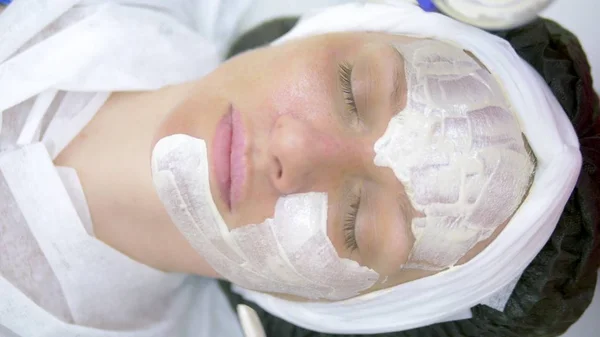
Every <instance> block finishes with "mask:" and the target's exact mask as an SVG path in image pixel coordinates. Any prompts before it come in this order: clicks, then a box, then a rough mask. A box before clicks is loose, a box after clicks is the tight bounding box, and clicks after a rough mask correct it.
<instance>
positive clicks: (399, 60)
mask: <svg viewBox="0 0 600 337" xmlns="http://www.w3.org/2000/svg"><path fill="white" fill-rule="evenodd" d="M394 50H395V51H396V52H397V53H398V57H396V62H394V70H393V71H394V77H393V83H394V87H393V90H392V92H391V93H390V102H392V103H393V104H394V107H395V108H396V109H398V110H399V109H400V108H401V107H402V103H403V102H402V93H403V89H404V86H403V83H404V82H403V81H402V79H403V76H402V75H404V74H405V72H404V67H405V62H404V57H403V56H402V54H400V51H398V49H396V48H395V47H394ZM392 113H393V115H392V116H394V115H395V114H397V113H398V111H393V112H392Z"/></svg>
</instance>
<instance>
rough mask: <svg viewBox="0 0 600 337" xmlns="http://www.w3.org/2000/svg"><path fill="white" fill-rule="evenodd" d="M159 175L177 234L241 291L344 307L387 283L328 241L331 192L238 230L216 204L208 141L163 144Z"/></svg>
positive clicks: (287, 203)
mask: <svg viewBox="0 0 600 337" xmlns="http://www.w3.org/2000/svg"><path fill="white" fill-rule="evenodd" d="M152 172H153V180H154V185H155V188H156V190H157V192H158V195H159V198H160V199H161V201H162V203H163V204H164V205H165V207H166V210H167V212H168V213H169V215H170V217H171V219H172V221H173V222H174V223H175V225H176V226H177V228H178V229H179V230H180V231H181V232H182V233H183V234H184V236H185V237H186V238H187V240H188V241H189V242H190V243H191V245H192V246H193V247H194V248H195V249H196V251H197V252H198V253H199V254H200V255H202V256H203V257H204V258H205V259H206V260H207V262H208V263H209V264H210V265H211V266H212V267H213V268H214V269H215V270H216V271H217V272H218V273H220V274H221V275H222V276H224V277H225V278H227V279H229V280H230V281H232V282H233V283H236V284H238V285H239V286H242V287H244V288H248V289H252V290H257V291H262V292H273V293H284V294H291V295H296V296H301V297H305V298H309V299H328V300H341V299H346V298H349V297H353V296H356V295H358V294H359V293H360V292H361V291H363V290H366V289H368V288H370V287H371V286H372V285H373V284H375V282H376V281H377V280H378V278H379V275H378V274H377V273H376V272H375V271H373V270H371V269H369V268H366V267H362V266H360V265H359V264H358V263H356V262H355V261H352V260H348V259H342V258H340V257H339V256H338V255H337V252H336V250H335V247H334V246H333V244H332V243H331V241H330V240H329V237H328V236H327V195H326V194H325V193H305V194H295V195H289V196H285V197H282V198H279V200H278V201H277V204H276V206H275V215H274V217H273V218H272V219H271V218H269V219H266V220H265V221H263V222H262V223H260V224H249V225H246V226H243V227H240V228H236V229H234V230H231V231H230V230H229V228H228V227H227V225H226V224H225V222H224V220H223V218H222V217H221V215H220V213H219V211H218V209H217V206H216V205H215V203H214V200H213V199H212V194H211V192H210V183H209V169H208V153H207V150H206V143H205V142H204V141H203V140H201V139H198V138H194V137H191V136H188V135H172V136H168V137H165V138H163V139H161V140H160V141H159V142H158V143H157V144H156V146H155V148H154V150H153V154H152Z"/></svg>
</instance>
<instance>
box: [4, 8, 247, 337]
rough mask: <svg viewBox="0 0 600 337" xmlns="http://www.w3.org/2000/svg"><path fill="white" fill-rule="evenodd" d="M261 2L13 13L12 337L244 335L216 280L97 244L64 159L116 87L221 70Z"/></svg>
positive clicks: (8, 111)
mask: <svg viewBox="0 0 600 337" xmlns="http://www.w3.org/2000/svg"><path fill="white" fill-rule="evenodd" d="M250 1H251V0H229V1H225V0H223V1H219V0H206V1H192V0H189V1H188V0H179V1H173V0H172V1H168V2H167V1H158V0H147V1H143V0H130V1H126V0H124V1H117V0H115V1H85V0H19V1H15V2H14V3H13V4H11V5H10V6H9V7H7V8H6V9H5V10H4V12H2V14H0V41H1V43H0V219H1V220H0V336H19V337H52V336H56V337H69V336H73V337H74V336H78V337H92V336H98V337H129V336H131V337H163V336H186V337H187V336H190V337H192V336H193V337H198V336H200V337H202V336H207V337H208V336H234V337H235V336H241V330H240V327H239V325H238V324H237V323H236V322H235V316H234V315H233V312H232V310H231V308H230V307H229V304H228V303H227V301H226V299H225V297H224V296H223V294H222V293H221V292H220V290H219V288H218V285H217V284H216V281H214V280H208V279H204V278H198V277H192V276H185V275H179V274H167V273H163V272H160V271H158V270H155V269H152V268H150V267H148V266H145V265H143V264H140V263H138V262H135V261H133V260H131V259H130V258H128V257H127V256H125V255H123V254H121V253H119V252H118V251H116V250H114V249H112V248H110V247H109V246H107V245H105V244H104V243H102V242H100V241H99V240H97V239H95V238H94V237H93V224H92V220H91V216H90V214H89V209H88V207H87V203H86V200H85V196H84V191H83V190H82V187H81V185H80V183H79V179H78V177H77V172H76V171H75V170H73V169H72V168H63V167H60V168H58V167H55V166H54V164H53V162H52V160H53V159H54V158H56V156H57V155H58V154H59V153H60V152H61V151H62V150H63V149H64V148H65V146H66V145H67V144H68V143H69V142H70V141H71V140H72V139H73V138H74V137H75V136H76V135H77V134H78V133H79V132H80V131H81V129H82V128H83V127H84V126H85V125H86V124H87V123H88V122H89V121H90V120H91V119H92V117H93V116H94V115H95V114H96V112H97V111H98V109H100V108H101V106H102V105H103V104H104V103H105V102H106V100H107V99H108V97H109V96H110V93H111V92H113V91H117V90H152V89H156V88H159V87H162V86H164V85H169V84H177V83H181V82H184V81H187V80H192V79H196V78H199V77H201V76H202V75H203V74H205V73H207V72H209V71H210V70H212V69H213V68H214V67H215V66H216V65H217V64H218V63H219V62H220V61H221V58H220V55H221V54H222V51H223V50H224V48H225V47H226V45H227V42H228V41H229V40H230V39H231V37H232V34H233V33H234V30H235V23H236V22H237V20H238V19H239V15H240V13H242V12H243V11H245V9H246V7H247V6H248V5H249V4H250ZM91 158H92V157H91Z"/></svg>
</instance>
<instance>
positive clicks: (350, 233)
mask: <svg viewBox="0 0 600 337" xmlns="http://www.w3.org/2000/svg"><path fill="white" fill-rule="evenodd" d="M359 205H360V194H358V195H357V196H356V199H355V200H354V202H353V203H352V204H350V212H348V213H346V216H345V218H344V245H345V246H346V249H347V250H349V251H350V252H354V251H356V250H358V242H356V216H357V215H358V206H359Z"/></svg>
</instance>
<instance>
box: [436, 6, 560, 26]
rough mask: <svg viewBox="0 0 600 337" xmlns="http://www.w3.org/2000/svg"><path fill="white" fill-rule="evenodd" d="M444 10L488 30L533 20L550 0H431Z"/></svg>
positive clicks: (445, 12) (452, 15) (447, 13)
mask: <svg viewBox="0 0 600 337" xmlns="http://www.w3.org/2000/svg"><path fill="white" fill-rule="evenodd" d="M431 1H432V2H433V3H434V4H435V5H436V7H437V8H438V9H439V10H440V11H441V12H443V13H444V14H446V15H448V16H451V17H453V18H455V19H457V20H460V21H463V22H466V23H468V24H470V25H473V26H477V27H481V28H484V29H488V30H504V29H509V28H514V27H517V26H520V25H523V24H525V23H527V22H529V21H531V20H533V19H534V18H535V17H536V16H537V14H538V13H540V12H541V11H542V10H544V9H545V8H546V7H548V5H550V3H552V1H554V0H431Z"/></svg>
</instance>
